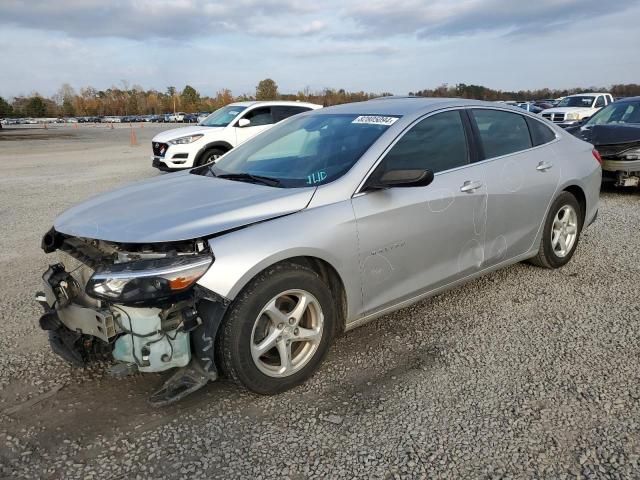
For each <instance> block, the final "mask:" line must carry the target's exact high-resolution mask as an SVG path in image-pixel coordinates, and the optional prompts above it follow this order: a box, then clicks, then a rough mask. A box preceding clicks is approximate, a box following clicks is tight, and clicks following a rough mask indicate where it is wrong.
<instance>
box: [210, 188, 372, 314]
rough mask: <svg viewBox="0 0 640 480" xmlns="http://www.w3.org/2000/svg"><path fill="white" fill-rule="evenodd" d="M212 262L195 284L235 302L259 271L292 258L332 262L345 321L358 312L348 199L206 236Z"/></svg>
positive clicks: (354, 245)
mask: <svg viewBox="0 0 640 480" xmlns="http://www.w3.org/2000/svg"><path fill="white" fill-rule="evenodd" d="M209 245H210V247H211V250H212V252H213V254H214V256H215V261H214V263H213V265H212V266H211V268H210V269H209V270H208V271H207V273H205V275H204V276H203V277H202V278H201V279H200V280H198V284H200V285H202V286H203V287H205V288H207V289H209V290H211V291H213V292H215V293H217V294H218V295H221V296H223V297H225V298H227V299H229V300H233V299H234V298H235V297H236V296H237V295H238V293H240V292H241V291H242V289H243V288H244V287H245V286H246V285H247V284H248V283H249V282H250V281H251V279H253V278H254V277H255V276H256V275H258V273H260V272H261V271H263V270H264V269H266V268H267V267H269V266H271V265H273V264H275V263H278V262H281V261H283V260H287V259H289V258H294V257H315V258H318V259H321V260H324V261H325V262H327V263H328V264H330V265H331V266H332V267H333V268H334V269H335V270H336V272H337V273H338V275H339V276H340V278H341V280H342V283H343V284H344V287H345V294H346V299H347V305H348V311H347V319H346V320H347V321H348V320H350V319H353V318H356V317H357V316H358V315H359V314H360V313H361V310H362V290H361V285H360V269H359V265H358V238H357V230H356V222H355V218H354V214H353V209H352V208H351V202H350V201H349V200H346V201H342V202H338V203H334V204H331V205H327V206H322V207H317V208H309V209H305V210H302V211H300V212H297V213H294V214H291V215H287V216H284V217H279V218H275V219H273V220H269V221H266V222H262V223H258V224H254V225H250V226H247V227H245V228H242V229H239V230H236V231H233V232H229V233H227V234H223V235H221V236H216V237H213V238H211V239H209Z"/></svg>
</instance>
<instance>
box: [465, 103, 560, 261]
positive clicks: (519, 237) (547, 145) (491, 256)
mask: <svg viewBox="0 0 640 480" xmlns="http://www.w3.org/2000/svg"><path fill="white" fill-rule="evenodd" d="M469 115H470V118H471V121H472V125H473V127H474V131H475V132H476V136H477V137H478V139H479V144H480V149H481V151H482V159H483V160H481V163H482V164H484V165H485V168H486V179H487V193H488V207H487V208H488V212H490V213H489V215H488V216H487V227H486V241H485V255H484V257H485V260H484V264H483V268H486V267H491V266H493V265H496V264H499V263H501V262H503V261H505V260H507V259H510V258H514V257H517V256H518V255H521V254H524V253H525V252H527V251H529V250H530V249H531V248H532V246H533V242H534V240H535V238H536V235H537V233H538V229H539V228H540V226H541V224H542V221H543V220H544V218H545V216H546V211H547V208H548V206H549V204H550V202H551V200H552V198H553V196H554V193H555V191H556V189H557V186H558V181H559V179H560V166H559V165H557V164H556V163H557V162H556V158H555V151H554V147H553V142H554V141H555V140H556V134H555V133H554V132H553V131H552V130H551V129H550V128H549V127H547V126H546V125H544V124H543V123H542V122H539V121H538V120H535V119H533V118H530V117H528V116H525V115H519V114H517V113H515V112H508V111H504V110H494V109H483V108H474V109H470V110H469Z"/></svg>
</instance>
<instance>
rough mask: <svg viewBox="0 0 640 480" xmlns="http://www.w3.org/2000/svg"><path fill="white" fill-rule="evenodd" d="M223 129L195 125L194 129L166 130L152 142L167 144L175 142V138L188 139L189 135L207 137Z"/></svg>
mask: <svg viewBox="0 0 640 480" xmlns="http://www.w3.org/2000/svg"><path fill="white" fill-rule="evenodd" d="M223 128H224V127H203V126H201V125H194V126H192V127H182V128H172V129H171V130H165V131H164V132H160V133H159V134H157V135H156V136H155V137H153V140H151V141H152V142H162V143H166V142H168V141H169V140H173V139H175V138H180V137H186V136H187V135H195V134H197V133H202V134H203V135H207V134H210V133H214V132H217V131H220V130H222V129H223Z"/></svg>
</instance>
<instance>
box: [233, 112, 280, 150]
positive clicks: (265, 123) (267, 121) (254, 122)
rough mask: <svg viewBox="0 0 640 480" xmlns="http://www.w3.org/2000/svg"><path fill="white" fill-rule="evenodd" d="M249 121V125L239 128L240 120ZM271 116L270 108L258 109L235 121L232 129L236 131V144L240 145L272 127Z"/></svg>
mask: <svg viewBox="0 0 640 480" xmlns="http://www.w3.org/2000/svg"><path fill="white" fill-rule="evenodd" d="M242 119H245V120H249V124H248V125H246V126H244V127H241V126H240V125H239V124H240V120H242ZM273 123H274V121H273V114H272V111H271V107H258V108H254V109H253V110H249V111H248V112H246V113H245V114H244V115H243V116H242V117H240V119H238V120H236V123H235V126H234V129H235V131H236V142H237V144H238V145H240V144H241V143H242V142H245V141H247V140H249V139H250V138H252V137H255V136H256V135H257V134H259V133H260V132H263V131H264V130H266V129H267V128H269V127H270V126H271V125H273Z"/></svg>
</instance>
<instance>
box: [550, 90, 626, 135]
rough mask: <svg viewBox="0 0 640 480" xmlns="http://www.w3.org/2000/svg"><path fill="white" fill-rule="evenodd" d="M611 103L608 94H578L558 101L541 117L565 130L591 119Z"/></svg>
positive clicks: (611, 100) (610, 97) (611, 98)
mask: <svg viewBox="0 0 640 480" xmlns="http://www.w3.org/2000/svg"><path fill="white" fill-rule="evenodd" d="M610 103H613V97H612V96H611V94H610V93H580V94H577V95H569V96H568V97H564V98H563V99H562V100H560V103H558V105H556V106H555V107H553V108H549V109H547V110H545V111H544V112H542V116H543V117H544V118H546V119H547V120H550V121H552V122H553V123H555V124H557V125H558V126H560V127H563V128H566V127H570V126H572V125H575V124H577V123H579V122H580V121H581V120H584V119H585V118H589V117H591V116H592V115H593V114H594V113H596V112H597V111H598V110H600V109H601V108H602V107H606V106H607V105H609V104H610Z"/></svg>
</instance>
